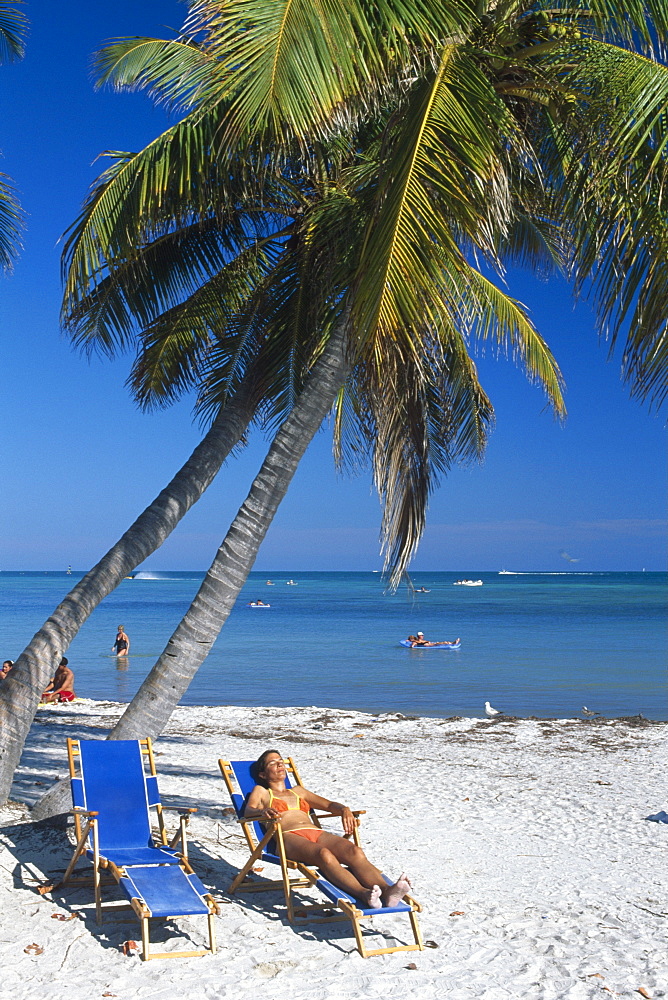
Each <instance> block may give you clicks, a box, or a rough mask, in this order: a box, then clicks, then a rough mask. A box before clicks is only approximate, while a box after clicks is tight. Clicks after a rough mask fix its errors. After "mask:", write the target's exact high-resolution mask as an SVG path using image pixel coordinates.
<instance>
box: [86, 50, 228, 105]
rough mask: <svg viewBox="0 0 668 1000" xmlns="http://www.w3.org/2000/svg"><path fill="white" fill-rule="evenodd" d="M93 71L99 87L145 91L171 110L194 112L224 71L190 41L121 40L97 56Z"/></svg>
mask: <svg viewBox="0 0 668 1000" xmlns="http://www.w3.org/2000/svg"><path fill="white" fill-rule="evenodd" d="M93 71H94V73H95V75H96V77H97V85H98V86H104V85H105V84H109V85H111V86H113V87H114V89H116V90H145V91H146V92H147V93H148V95H149V96H150V97H152V98H153V100H155V101H157V102H160V103H164V104H166V105H167V106H168V107H169V108H171V109H174V110H176V109H182V110H190V109H191V108H193V107H196V106H198V105H199V104H201V102H202V93H203V92H207V91H208V90H209V88H210V87H211V84H212V79H216V78H217V77H218V75H219V73H220V67H219V63H218V62H217V60H215V59H214V58H212V56H211V55H210V54H209V53H207V52H205V51H203V50H202V48H201V47H200V46H199V45H196V44H195V43H194V42H193V41H192V40H191V39H188V38H177V39H167V40H163V39H157V38H117V39H113V40H112V41H111V42H108V43H107V44H106V45H105V46H104V48H102V49H100V51H99V52H97V53H96V55H95V58H94V62H93Z"/></svg>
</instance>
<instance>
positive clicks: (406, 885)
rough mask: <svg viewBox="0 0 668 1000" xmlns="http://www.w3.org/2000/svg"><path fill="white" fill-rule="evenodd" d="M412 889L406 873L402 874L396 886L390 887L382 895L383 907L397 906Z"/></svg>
mask: <svg viewBox="0 0 668 1000" xmlns="http://www.w3.org/2000/svg"><path fill="white" fill-rule="evenodd" d="M410 889H411V884H410V882H409V881H408V878H407V876H406V873H405V872H402V873H401V875H400V876H399V878H398V879H397V881H396V882H395V883H394V885H388V886H387V888H386V889H383V891H382V893H381V899H382V901H383V906H396V905H397V903H400V902H401V900H402V899H403V897H404V896H405V895H406V893H407V892H409V890H410Z"/></svg>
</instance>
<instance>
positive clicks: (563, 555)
mask: <svg viewBox="0 0 668 1000" xmlns="http://www.w3.org/2000/svg"><path fill="white" fill-rule="evenodd" d="M559 555H560V556H561V558H562V559H565V560H566V562H569V563H574V562H580V560H579V559H574V558H573V556H569V554H568V552H564V550H563V549H562V550H561V552H560V553H559Z"/></svg>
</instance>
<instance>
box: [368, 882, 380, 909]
mask: <svg viewBox="0 0 668 1000" xmlns="http://www.w3.org/2000/svg"><path fill="white" fill-rule="evenodd" d="M366 905H367V907H368V909H370V910H379V909H380V908H381V906H382V905H383V902H382V896H381V891H380V886H379V885H374V887H373V888H372V889H369V895H368V898H367V903H366Z"/></svg>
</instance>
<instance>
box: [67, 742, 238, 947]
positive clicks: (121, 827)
mask: <svg viewBox="0 0 668 1000" xmlns="http://www.w3.org/2000/svg"><path fill="white" fill-rule="evenodd" d="M67 756H68V761H69V767H70V782H71V786H72V800H73V807H74V808H73V812H74V825H75V832H76V839H77V844H76V848H75V851H74V855H73V856H72V860H71V861H70V864H69V866H68V868H67V871H66V872H65V875H64V876H63V880H62V883H61V884H62V885H64V884H66V883H67V882H69V881H78V880H77V879H72V873H73V871H74V866H75V865H76V863H77V861H78V860H79V858H80V857H81V856H82V855H84V854H85V855H86V857H87V858H88V859H89V860H90V861H92V863H93V885H94V887H95V911H96V916H97V922H98V923H102V897H101V879H102V874H103V873H106V874H108V875H111V876H112V877H113V879H114V880H115V882H116V883H118V885H119V886H120V888H121V890H122V891H123V893H124V894H125V896H126V897H127V899H128V901H129V905H130V906H131V907H132V909H133V910H134V912H135V913H136V914H137V916H138V918H139V920H140V922H141V937H142V958H143V959H144V960H145V961H148V960H149V959H152V958H178V957H184V956H188V957H192V956H196V955H207V954H212V953H213V952H215V950H216V940H215V931H214V926H213V917H214V914H216V913H218V912H219V910H218V907H217V905H216V903H215V901H214V899H213V897H212V896H211V895H210V894H209V893H208V892H207V891H206V889H205V887H204V886H203V885H202V883H201V882H200V880H199V879H198V878H197V876H196V875H195V873H194V871H193V870H192V868H191V867H190V864H189V863H188V849H187V842H186V826H187V822H188V815H189V813H191V812H195V811H196V810H194V809H180V810H179V812H180V813H181V820H180V830H179V832H178V833H177V834H176V836H175V837H174V838H173V840H172V842H171V843H170V844H168V842H167V834H166V832H165V826H164V820H163V815H162V812H163V806H162V805H161V802H160V794H159V792H158V779H157V777H156V773H155V762H154V759H153V748H152V745H151V740H150V739H145V740H71V739H68V741H67ZM147 766H148V773H147V772H146V768H147ZM151 808H155V810H156V813H157V821H158V830H159V843H158V844H157V845H156V844H155V843H154V841H153V836H152V833H151V814H150V812H149V810H150V809H151ZM179 840H180V841H181V849H180V850H176V849H175V846H176V844H177V842H178V841H179ZM200 913H201V914H206V916H207V918H208V927H209V947H208V948H204V949H201V950H199V951H172V952H161V953H155V952H154V953H153V954H149V944H150V942H149V920H150V919H151V918H154V917H161V918H163V919H171V918H174V917H183V916H191V915H193V914H200Z"/></svg>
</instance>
